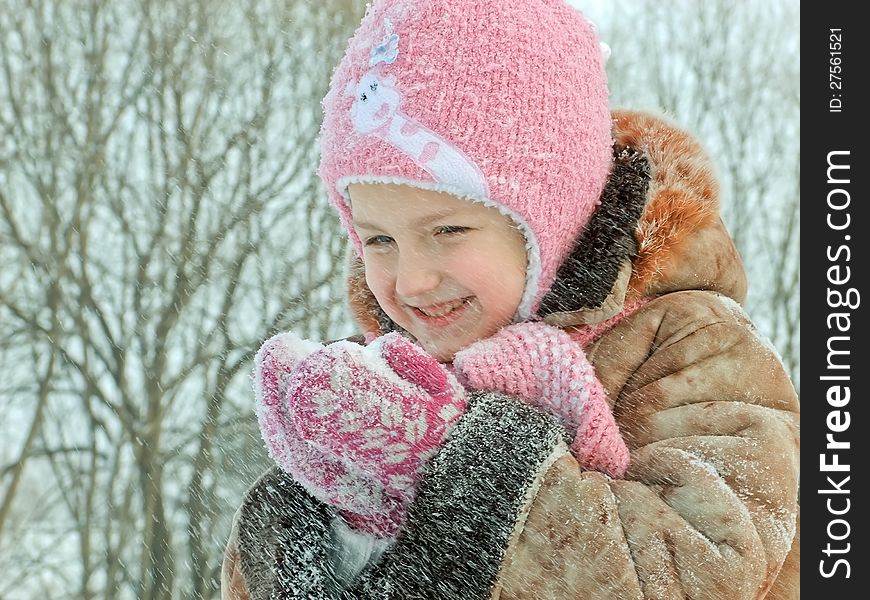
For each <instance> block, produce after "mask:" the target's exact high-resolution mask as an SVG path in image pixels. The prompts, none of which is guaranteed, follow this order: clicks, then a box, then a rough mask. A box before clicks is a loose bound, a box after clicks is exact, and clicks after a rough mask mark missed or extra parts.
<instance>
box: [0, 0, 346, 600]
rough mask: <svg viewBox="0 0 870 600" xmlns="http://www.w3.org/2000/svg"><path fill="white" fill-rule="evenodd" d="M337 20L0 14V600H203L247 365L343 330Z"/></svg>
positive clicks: (229, 10) (231, 486)
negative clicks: (336, 203)
mask: <svg viewBox="0 0 870 600" xmlns="http://www.w3.org/2000/svg"><path fill="white" fill-rule="evenodd" d="M3 4H7V3H5V2H4V3H3ZM360 9H361V7H360V6H358V5H357V4H356V3H353V2H350V0H325V1H322V2H302V3H286V2H279V1H277V0H276V1H275V2H265V3H239V2H230V1H205V0H177V1H176V2H173V3H162V2H154V1H153V0H128V1H122V2H109V1H108V0H79V1H73V2H66V1H60V0H51V1H45V2H38V3H30V4H26V5H24V6H21V5H19V3H15V6H14V7H13V6H9V5H4V6H2V7H0V56H2V58H0V61H2V63H0V131H2V136H0V137H2V141H0V214H2V217H0V248H2V249H0V258H2V260H3V261H4V269H3V270H2V275H0V322H3V323H4V327H3V330H2V332H0V352H2V356H3V358H4V371H6V370H7V369H8V370H9V372H10V377H9V378H7V379H6V380H5V381H4V382H3V383H0V385H2V386H3V389H2V391H0V393H2V394H3V400H2V402H3V405H2V406H0V408H2V409H3V410H4V414H9V415H10V416H12V417H13V418H12V419H10V420H8V421H7V424H6V425H4V427H6V428H8V429H9V431H10V437H9V438H8V439H11V440H14V442H15V446H14V450H12V451H9V450H7V451H6V452H7V454H4V455H3V456H2V458H3V459H4V460H5V461H6V462H5V463H4V464H2V465H0V485H2V487H0V565H2V568H0V570H2V571H3V572H4V574H6V573H11V575H9V576H7V577H5V579H6V582H4V584H0V586H2V585H6V586H8V589H5V588H2V587H0V596H3V597H6V596H7V595H12V594H14V593H18V594H22V597H25V596H32V595H33V594H38V595H40V596H41V597H54V596H61V595H62V596H63V597H80V598H133V597H135V598H180V597H195V598H208V597H214V596H215V595H216V593H217V587H218V572H217V569H218V567H219V565H220V554H221V551H222V544H223V542H224V540H225V537H226V534H227V523H228V520H229V517H230V516H231V514H232V510H231V509H230V508H229V507H230V506H232V505H233V504H235V503H236V502H237V501H238V494H239V493H240V488H241V487H243V486H244V485H245V484H246V482H249V481H250V478H251V477H252V474H253V472H255V471H258V470H259V469H261V468H262V466H263V465H264V460H263V452H262V449H261V447H260V444H259V442H258V441H257V439H256V434H255V433H254V434H253V437H252V432H255V420H254V418H253V415H252V411H251V408H250V407H251V404H252V402H251V398H250V392H249V386H248V384H247V373H248V372H249V369H250V359H251V355H252V353H253V351H254V350H255V349H256V348H257V346H258V345H259V343H260V342H261V341H262V339H263V338H264V337H265V336H267V335H269V334H271V333H273V332H275V331H277V330H279V329H287V328H290V327H292V328H293V329H295V330H297V331H299V332H301V333H302V334H307V335H310V336H312V337H328V336H334V335H337V334H339V333H343V332H344V330H345V329H346V316H345V314H344V313H343V310H342V308H341V303H340V302H336V298H340V297H341V296H342V287H343V280H342V279H343V278H342V277H341V275H342V260H341V256H342V253H343V245H344V243H343V241H342V238H341V236H340V235H339V233H338V226H337V220H336V219H335V218H334V216H333V214H332V212H331V211H330V210H329V209H328V208H327V207H326V206H325V202H324V201H323V199H322V192H321V190H320V188H319V185H318V183H317V181H316V178H315V176H314V172H315V167H316V151H315V144H314V141H315V137H316V135H317V131H318V124H319V118H320V107H319V101H320V99H321V97H322V95H323V93H324V92H325V88H326V84H327V83H328V77H329V69H330V67H331V65H332V64H333V63H334V62H335V61H336V60H337V56H338V53H339V52H340V51H341V50H342V49H343V46H344V40H346V39H347V37H348V36H349V34H350V27H351V26H352V25H353V24H354V23H356V22H357V21H358V19H359V16H360V14H359V13H360ZM5 324H9V326H8V327H7V326H6V325H5ZM7 411H8V412H7ZM46 488H50V489H52V490H53V493H52V494H50V495H49V496H46V497H45V499H44V502H45V504H44V505H43V506H42V508H41V511H40V514H39V516H38V517H37V516H36V515H34V514H33V513H32V512H30V511H28V507H27V504H28V503H29V502H30V498H29V496H31V494H32V493H33V490H35V489H39V490H42V489H46ZM13 514H14V515H16V517H15V518H12V515H13ZM22 515H23V516H24V518H25V519H26V520H27V521H28V522H29V526H30V534H29V535H28V537H27V538H25V539H24V540H23V543H18V544H15V546H13V545H12V544H13V541H15V540H18V541H19V542H21V541H22V538H21V529H20V527H19V523H20V520H21V518H22ZM22 546H23V547H22ZM30 547H33V549H38V550H39V551H40V552H36V554H40V553H42V554H43V557H42V559H41V563H39V564H40V566H41V570H40V572H41V575H40V578H39V582H38V583H36V582H34V580H33V579H31V578H30V573H31V572H30V571H28V569H29V567H28V566H27V565H28V561H27V560H26V558H25V557H24V555H23V554H24V553H27V552H30V551H31V548H30ZM55 564H56V565H58V567H57V568H56V569H55V568H48V567H49V565H55ZM28 585H29V586H30V587H29V588H28V587H23V586H28ZM22 590H26V591H23V592H22Z"/></svg>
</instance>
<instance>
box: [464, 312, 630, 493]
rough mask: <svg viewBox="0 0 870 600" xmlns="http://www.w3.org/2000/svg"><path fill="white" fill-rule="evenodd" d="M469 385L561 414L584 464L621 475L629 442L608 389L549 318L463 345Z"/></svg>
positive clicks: (517, 326)
mask: <svg viewBox="0 0 870 600" xmlns="http://www.w3.org/2000/svg"><path fill="white" fill-rule="evenodd" d="M453 365H454V367H455V368H456V373H457V376H458V377H459V380H460V381H461V382H462V383H463V384H464V385H465V386H466V387H467V388H469V389H472V390H479V391H483V390H486V391H496V392H502V393H504V394H508V395H511V396H518V397H520V398H521V399H522V400H524V401H526V402H528V403H529V404H532V405H534V406H538V407H539V408H542V409H544V410H546V411H547V412H549V413H550V414H553V415H555V416H557V417H559V418H561V420H562V422H563V424H564V425H565V427H567V428H568V430H569V432H571V433H572V434H574V442H573V443H572V444H571V451H572V453H573V454H574V456H575V457H576V458H577V460H578V462H579V463H580V465H581V466H583V468H585V469H592V470H596V471H601V472H604V473H607V474H608V475H610V476H612V477H621V476H622V475H623V474H624V473H625V470H626V469H627V468H628V461H629V454H628V447H627V446H626V445H625V441H624V440H623V439H622V435H620V433H619V427H618V426H617V424H616V420H615V419H614V418H613V413H612V412H611V410H610V407H609V406H608V405H607V401H606V394H605V392H604V388H603V387H602V385H601V382H600V381H598V378H597V377H596V376H595V369H594V368H593V367H592V365H591V364H589V361H588V360H587V359H586V354H585V353H584V352H583V348H582V347H580V345H579V344H577V343H576V342H575V341H574V340H572V339H571V338H570V336H569V335H568V334H567V333H566V332H564V331H562V330H561V329H558V328H556V327H552V326H550V325H546V324H544V323H517V324H515V325H509V326H507V327H505V328H503V329H501V330H500V331H498V332H497V333H496V334H495V335H493V336H492V337H489V338H486V339H484V340H480V341H478V342H475V343H473V344H471V345H470V346H468V347H467V348H465V349H463V350H460V351H459V352H457V353H456V356H455V357H454V359H453Z"/></svg>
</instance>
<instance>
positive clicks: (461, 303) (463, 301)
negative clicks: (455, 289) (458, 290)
mask: <svg viewBox="0 0 870 600" xmlns="http://www.w3.org/2000/svg"><path fill="white" fill-rule="evenodd" d="M471 300H472V297H470V296H469V297H468V298H460V299H458V300H451V301H450V302H442V303H440V304H435V305H432V306H427V307H425V308H417V307H416V306H413V307H411V308H412V310H413V311H414V316H416V317H417V319H418V320H419V321H421V322H423V323H424V324H426V325H429V326H432V327H444V326H445V325H450V324H451V323H453V322H455V321H456V320H457V319H459V318H460V317H461V316H462V315H464V314H465V312H466V311H467V310H468V306H469V305H470V304H471Z"/></svg>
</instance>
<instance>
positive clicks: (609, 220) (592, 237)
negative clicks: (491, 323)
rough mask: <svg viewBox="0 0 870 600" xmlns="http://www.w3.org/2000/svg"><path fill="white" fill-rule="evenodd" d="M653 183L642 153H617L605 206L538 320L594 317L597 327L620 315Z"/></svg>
mask: <svg viewBox="0 0 870 600" xmlns="http://www.w3.org/2000/svg"><path fill="white" fill-rule="evenodd" d="M649 180H650V169H649V162H648V161H647V159H646V158H645V157H644V156H643V154H642V153H641V152H640V151H638V150H636V149H634V148H630V147H627V146H617V147H614V159H613V166H612V168H611V171H610V175H609V177H608V180H607V184H606V185H605V186H604V190H603V191H602V193H601V204H600V205H599V206H598V209H597V210H596V211H595V212H594V213H593V214H592V218H591V219H590V221H589V223H588V224H587V225H586V227H585V228H584V229H583V231H582V232H581V234H580V236H579V237H578V238H577V240H576V241H575V243H574V247H573V249H572V250H571V253H570V254H569V255H568V257H567V258H566V259H565V260H564V261H563V262H562V265H561V266H560V267H559V270H558V271H557V273H556V279H555V281H554V282H553V285H552V286H551V287H550V290H549V291H548V292H547V294H546V295H545V296H544V297H543V299H542V300H541V304H540V308H539V309H538V316H540V317H542V318H544V319H545V320H546V321H547V322H548V323H549V322H552V323H554V324H558V323H569V322H571V323H573V322H577V323H579V322H587V319H580V318H578V317H580V315H579V314H578V313H580V312H581V311H583V312H592V313H594V315H595V318H594V321H589V322H597V321H598V320H603V319H606V318H609V316H612V315H609V313H611V312H613V314H616V313H617V312H619V310H621V306H622V302H623V300H624V298H625V289H626V284H627V281H628V278H629V276H630V274H631V270H630V267H631V260H632V259H633V258H634V256H635V255H636V254H637V242H636V241H635V236H634V232H635V230H636V229H637V224H638V221H639V220H640V217H641V215H642V214H643V210H644V208H645V206H646V202H647V193H648V190H649ZM602 309H606V310H604V312H601V310H602ZM614 309H615V310H614ZM605 313H608V314H605ZM590 316H591V315H590ZM601 317H603V319H602V318H601Z"/></svg>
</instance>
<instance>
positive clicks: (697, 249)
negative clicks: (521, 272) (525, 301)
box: [347, 110, 747, 334]
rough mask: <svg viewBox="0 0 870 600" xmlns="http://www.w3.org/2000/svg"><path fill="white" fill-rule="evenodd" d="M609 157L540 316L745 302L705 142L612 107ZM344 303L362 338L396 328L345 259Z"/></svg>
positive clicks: (592, 316)
mask: <svg viewBox="0 0 870 600" xmlns="http://www.w3.org/2000/svg"><path fill="white" fill-rule="evenodd" d="M612 117H613V138H614V158H613V163H612V167H611V171H610V175H609V178H608V181H607V185H606V186H605V189H604V191H603V192H602V195H601V204H600V206H599V207H598V209H597V210H596V212H595V214H594V215H593V216H592V219H591V220H590V221H589V223H588V225H587V226H586V227H585V228H584V229H583V231H582V232H581V234H580V235H579V237H578V238H577V239H576V240H575V243H574V247H573V249H572V251H571V253H570V254H569V256H568V257H567V258H566V259H565V260H564V261H563V263H562V265H561V266H560V268H559V270H558V272H557V275H556V279H555V281H554V283H553V285H552V286H551V288H550V291H549V292H548V293H547V295H546V296H544V298H543V299H542V301H541V304H540V307H539V309H538V313H537V315H538V317H541V318H543V320H544V321H546V322H548V323H551V324H553V325H557V326H561V327H569V326H580V325H595V324H598V323H601V322H603V321H605V320H607V319H609V318H611V317H613V316H614V315H617V314H618V313H620V311H622V310H623V308H624V307H625V306H626V305H628V304H630V303H633V302H635V301H639V300H641V299H643V298H647V297H654V296H659V295H662V294H666V293H670V292H677V291H683V290H709V291H714V292H717V293H720V294H723V295H726V296H728V297H730V298H732V299H734V300H736V301H737V302H741V303H742V302H743V300H744V299H745V296H746V285H747V283H746V274H745V271H744V269H743V263H742V261H741V260H740V256H739V255H738V253H737V249H736V248H735V246H734V242H733V240H732V239H731V236H730V234H729V233H728V231H727V229H726V227H725V224H724V223H723V221H722V219H721V216H720V214H719V186H718V183H717V181H716V177H715V174H714V167H713V164H712V161H711V160H710V158H709V156H708V155H707V153H706V152H705V151H704V150H703V148H702V147H701V145H700V144H699V143H698V142H697V141H696V140H695V139H694V138H693V137H692V136H691V135H689V134H688V133H687V132H686V131H684V130H682V129H679V128H678V127H676V126H675V125H674V124H672V123H671V122H669V121H668V120H666V119H665V118H663V117H661V116H655V115H651V114H648V113H643V112H636V111H627V110H616V111H613V113H612ZM348 261H349V264H348V276H347V283H348V287H347V289H348V300H349V303H350V307H351V313H352V315H353V317H354V319H355V320H356V321H357V323H358V324H359V325H360V326H361V327H362V328H363V331H365V332H371V333H376V334H383V333H386V332H388V331H392V330H396V329H398V327H397V326H396V325H395V323H393V322H392V321H391V320H390V319H389V317H387V315H386V314H385V313H384V312H383V311H382V310H381V308H380V307H379V306H378V303H377V301H376V299H375V297H374V295H373V294H372V292H371V290H369V288H368V286H367V285H366V281H365V269H364V266H363V263H362V260H360V259H359V258H358V257H357V256H356V255H355V253H353V252H349V253H348Z"/></svg>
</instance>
